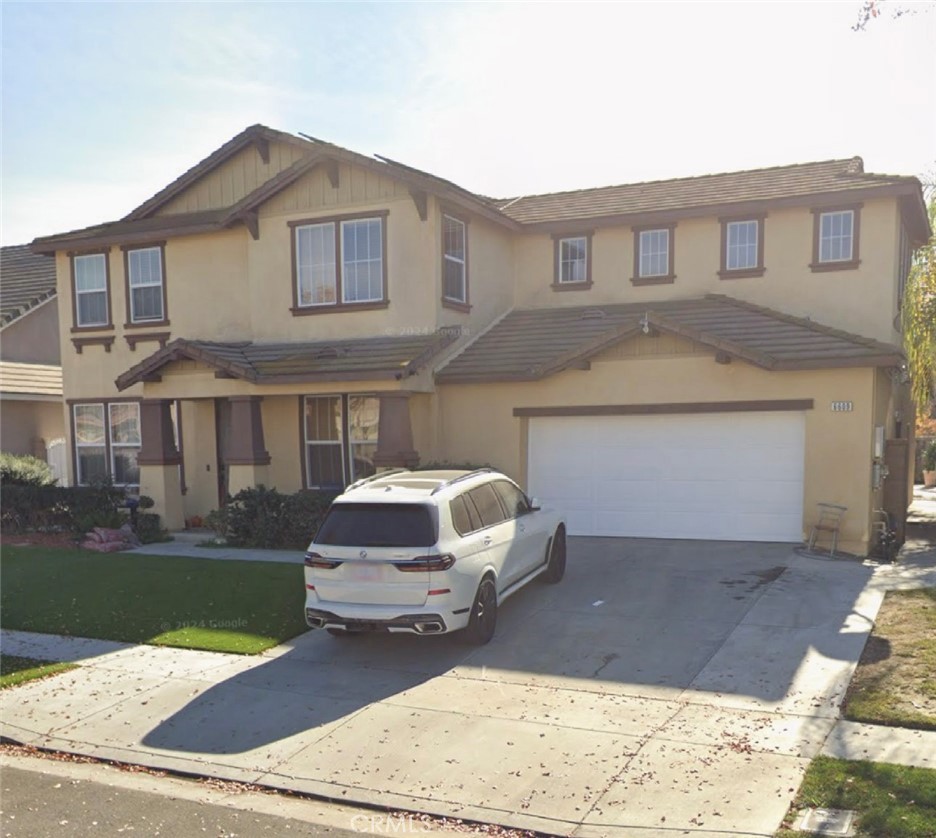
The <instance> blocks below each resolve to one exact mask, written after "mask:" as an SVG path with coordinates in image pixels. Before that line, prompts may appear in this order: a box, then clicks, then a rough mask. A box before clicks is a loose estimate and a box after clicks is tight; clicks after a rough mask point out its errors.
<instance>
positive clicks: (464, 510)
mask: <svg viewBox="0 0 936 838" xmlns="http://www.w3.org/2000/svg"><path fill="white" fill-rule="evenodd" d="M449 509H450V510H451V511H452V524H453V525H454V527H455V532H457V533H458V534H459V535H468V533H471V532H474V531H475V530H476V529H478V526H477V524H479V523H480V522H478V521H477V519H476V516H475V515H474V514H473V513H474V509H471V510H469V508H468V504H467V503H466V502H465V496H464V495H459V496H458V497H457V498H452V500H451V501H450V502H449ZM472 518H475V521H474V522H473V521H472Z"/></svg>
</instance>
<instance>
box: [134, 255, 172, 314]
mask: <svg viewBox="0 0 936 838" xmlns="http://www.w3.org/2000/svg"><path fill="white" fill-rule="evenodd" d="M125 253H126V268H127V314H128V321H129V325H132V324H136V323H147V324H152V323H162V322H165V320H166V282H165V275H164V273H163V249H162V246H161V245H160V246H157V247H143V248H138V249H133V250H129V249H128V250H126V251H125Z"/></svg>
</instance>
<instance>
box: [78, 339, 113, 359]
mask: <svg viewBox="0 0 936 838" xmlns="http://www.w3.org/2000/svg"><path fill="white" fill-rule="evenodd" d="M71 342H72V344H73V345H74V347H75V352H77V353H78V354H79V355H81V354H82V353H83V352H84V348H85V347H86V346H103V347H104V351H105V352H110V351H111V347H112V346H113V345H114V336H113V335H100V336H98V337H87V338H72V339H71Z"/></svg>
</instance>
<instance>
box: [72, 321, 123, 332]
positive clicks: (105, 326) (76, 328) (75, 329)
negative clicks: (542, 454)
mask: <svg viewBox="0 0 936 838" xmlns="http://www.w3.org/2000/svg"><path fill="white" fill-rule="evenodd" d="M113 328H114V324H113V323H104V324H103V325H101V326H72V327H71V330H72V334H82V333H84V332H109V331H112V330H113Z"/></svg>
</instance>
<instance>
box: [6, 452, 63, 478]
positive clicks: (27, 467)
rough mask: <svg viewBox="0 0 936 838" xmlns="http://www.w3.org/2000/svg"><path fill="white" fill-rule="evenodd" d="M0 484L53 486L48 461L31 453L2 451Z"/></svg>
mask: <svg viewBox="0 0 936 838" xmlns="http://www.w3.org/2000/svg"><path fill="white" fill-rule="evenodd" d="M0 484H3V485H4V486H53V485H55V478H54V477H53V476H52V469H50V468H49V464H48V463H44V462H43V461H42V460H40V459H39V458H37V457H30V456H29V455H25V454H24V455H18V454H9V453H7V452H6V451H0Z"/></svg>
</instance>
